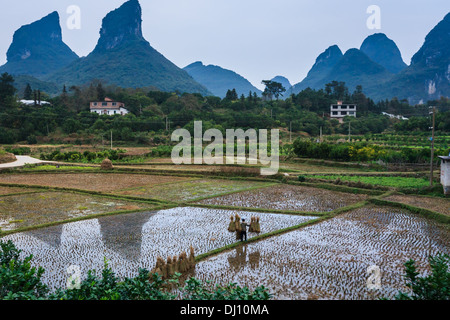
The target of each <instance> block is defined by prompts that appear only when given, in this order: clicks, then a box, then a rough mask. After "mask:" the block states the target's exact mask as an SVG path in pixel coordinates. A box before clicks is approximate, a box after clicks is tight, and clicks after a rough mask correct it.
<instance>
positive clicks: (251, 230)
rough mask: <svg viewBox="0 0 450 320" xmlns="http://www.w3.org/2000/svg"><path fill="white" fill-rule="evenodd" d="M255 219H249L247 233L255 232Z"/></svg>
mask: <svg viewBox="0 0 450 320" xmlns="http://www.w3.org/2000/svg"><path fill="white" fill-rule="evenodd" d="M255 222H256V219H255V217H251V219H250V228H248V232H255Z"/></svg>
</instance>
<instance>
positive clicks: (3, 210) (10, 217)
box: [0, 192, 155, 231]
mask: <svg viewBox="0 0 450 320" xmlns="http://www.w3.org/2000/svg"><path fill="white" fill-rule="evenodd" d="M153 207H155V205H153V204H149V203H139V202H131V201H125V200H117V199H109V198H102V197H96V196H90V195H86V194H77V193H69V192H38V193H30V194H22V195H11V196H3V197H0V228H1V230H3V231H9V230H15V229H18V228H23V227H30V226H36V225H40V224H45V223H51V222H56V221H63V220H67V219H73V218H79V217H86V216H89V215H94V214H100V213H107V212H116V211H129V210H142V209H145V208H148V209H151V208H153Z"/></svg>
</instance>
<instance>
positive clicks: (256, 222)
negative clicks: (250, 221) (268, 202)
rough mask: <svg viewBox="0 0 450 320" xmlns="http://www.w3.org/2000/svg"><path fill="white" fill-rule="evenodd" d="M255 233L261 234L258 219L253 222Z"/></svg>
mask: <svg viewBox="0 0 450 320" xmlns="http://www.w3.org/2000/svg"><path fill="white" fill-rule="evenodd" d="M255 232H256V233H261V224H260V223H259V217H256V221H255Z"/></svg>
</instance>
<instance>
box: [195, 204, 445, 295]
mask: <svg viewBox="0 0 450 320" xmlns="http://www.w3.org/2000/svg"><path fill="white" fill-rule="evenodd" d="M438 252H441V253H447V254H449V253H450V233H449V231H448V229H446V228H444V227H442V226H441V225H439V224H437V223H435V222H434V221H431V220H427V219H425V218H423V217H421V216H417V215H413V214H411V213H409V212H406V211H405V210H400V209H391V208H379V207H364V208H361V209H357V210H354V211H352V212H349V213H346V214H343V215H341V216H338V217H336V218H333V219H331V220H328V221H325V222H322V223H319V224H315V225H312V226H308V227H305V228H303V229H299V230H296V231H292V232H290V233H286V234H283V235H280V236H276V237H272V238H270V239H267V240H265V241H260V242H256V243H252V244H248V245H247V246H245V247H243V248H238V249H235V250H233V251H230V252H226V253H222V254H220V255H218V256H215V257H211V258H209V259H207V260H205V261H203V262H200V263H199V264H197V266H196V270H195V274H194V275H195V276H196V277H198V278H199V279H202V280H207V279H208V280H213V283H215V282H218V283H222V284H226V283H229V282H235V283H238V284H239V285H241V286H244V285H245V286H249V287H250V288H255V287H257V286H260V285H264V286H266V287H268V288H271V291H272V293H274V294H275V299H297V300H301V299H348V300H353V299H378V298H381V297H387V298H393V297H394V296H395V294H397V293H398V291H399V290H405V288H404V282H403V277H402V275H403V274H404V266H403V264H404V262H406V261H407V260H409V259H414V260H415V261H417V262H418V265H419V266H420V269H419V270H420V271H421V272H424V271H425V269H424V267H425V266H426V265H427V257H428V256H429V255H435V254H437V253H438ZM373 265H376V266H378V267H379V268H380V270H381V274H380V275H381V289H380V290H375V291H372V290H369V289H368V288H367V279H368V278H369V275H368V274H367V273H366V271H367V269H368V268H369V267H370V266H373Z"/></svg>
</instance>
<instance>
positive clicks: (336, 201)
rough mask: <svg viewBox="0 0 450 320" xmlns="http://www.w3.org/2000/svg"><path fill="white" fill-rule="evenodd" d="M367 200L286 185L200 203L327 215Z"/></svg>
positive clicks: (352, 195)
mask: <svg viewBox="0 0 450 320" xmlns="http://www.w3.org/2000/svg"><path fill="white" fill-rule="evenodd" d="M366 198H367V196H366V195H358V194H350V193H343V192H336V191H330V190H325V189H318V188H317V189H316V188H310V187H303V186H293V185H285V184H283V185H277V186H273V187H268V188H263V189H259V190H252V191H244V192H240V193H235V194H230V195H225V196H222V197H217V198H213V199H206V200H203V201H200V203H201V204H210V205H223V206H235V207H245V208H247V207H252V208H264V209H276V210H292V211H307V212H313V211H317V212H325V211H333V210H335V209H337V208H340V207H345V206H348V205H350V204H352V203H356V202H359V201H361V200H364V199H366Z"/></svg>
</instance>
